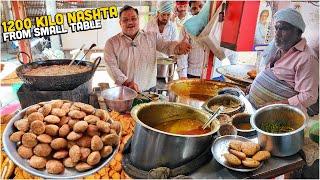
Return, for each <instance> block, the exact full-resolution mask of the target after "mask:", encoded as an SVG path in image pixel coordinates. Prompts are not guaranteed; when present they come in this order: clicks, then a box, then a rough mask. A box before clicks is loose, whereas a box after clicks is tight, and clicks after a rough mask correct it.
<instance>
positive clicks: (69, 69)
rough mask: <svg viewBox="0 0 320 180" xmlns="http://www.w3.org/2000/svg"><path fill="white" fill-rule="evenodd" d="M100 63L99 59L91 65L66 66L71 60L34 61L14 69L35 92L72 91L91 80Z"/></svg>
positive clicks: (75, 62) (82, 62)
mask: <svg viewBox="0 0 320 180" xmlns="http://www.w3.org/2000/svg"><path fill="white" fill-rule="evenodd" d="M21 53H24V52H21ZM24 54H26V53H24ZM26 55H27V56H28V57H30V56H29V55H28V54H26ZM29 61H30V58H29ZM100 61H101V57H98V58H97V59H96V60H95V61H94V62H93V63H92V62H89V61H79V60H75V61H74V63H73V64H72V65H71V66H68V65H69V63H70V62H71V59H55V60H45V61H35V62H29V63H27V64H23V62H21V61H20V62H21V63H22V65H21V66H19V67H18V68H17V69H16V73H17V76H18V77H19V78H20V79H21V80H22V81H23V82H24V83H26V84H27V85H29V86H31V87H32V88H34V89H37V90H46V91H50V90H72V89H74V88H76V87H78V86H79V85H81V84H83V83H85V82H87V81H88V80H90V79H91V78H92V76H93V74H94V72H95V71H96V69H97V67H98V66H99V64H100ZM78 63H79V64H78ZM75 64H78V65H75Z"/></svg>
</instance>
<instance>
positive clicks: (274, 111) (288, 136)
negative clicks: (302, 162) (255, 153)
mask: <svg viewBox="0 0 320 180" xmlns="http://www.w3.org/2000/svg"><path fill="white" fill-rule="evenodd" d="M279 120H281V121H287V122H288V124H289V125H290V127H292V128H293V129H295V130H294V131H291V132H287V133H280V134H279V133H269V132H265V131H263V130H261V125H262V123H263V122H276V121H279ZM250 123H251V125H252V127H253V128H254V129H255V130H256V131H257V135H258V142H259V144H260V145H261V146H262V148H264V149H266V150H268V151H270V152H271V154H272V155H274V156H279V157H285V156H291V155H293V154H296V153H297V152H298V151H299V150H300V149H301V148H302V146H303V143H304V141H303V140H304V128H305V126H306V116H305V115H304V113H303V112H302V111H301V110H300V109H298V108H296V107H293V106H290V105H284V104H273V105H269V106H265V107H263V108H261V109H259V110H258V111H256V113H255V114H254V115H252V116H251V118H250Z"/></svg>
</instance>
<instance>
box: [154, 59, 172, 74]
mask: <svg viewBox="0 0 320 180" xmlns="http://www.w3.org/2000/svg"><path fill="white" fill-rule="evenodd" d="M173 74H174V62H173V59H171V58H158V59H157V77H160V78H168V77H172V76H173Z"/></svg>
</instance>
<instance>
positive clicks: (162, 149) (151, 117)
mask: <svg viewBox="0 0 320 180" xmlns="http://www.w3.org/2000/svg"><path fill="white" fill-rule="evenodd" d="M131 116H132V117H133V119H134V120H135V121H136V125H135V130H134V134H133V137H132V142H131V153H130V161H131V162H132V164H133V165H134V166H135V167H137V168H139V169H143V170H150V169H153V168H156V167H161V166H165V167H169V168H175V167H178V166H180V165H182V164H184V163H186V162H188V161H190V160H192V159H194V158H195V157H197V156H199V155H200V154H201V153H202V152H203V151H205V149H207V148H208V147H209V146H211V144H212V141H213V134H214V133H215V132H217V130H218V129H219V127H220V125H219V122H218V121H216V120H215V121H213V123H212V124H211V132H209V133H206V134H201V135H179V134H172V133H168V132H164V131H160V130H158V129H155V128H153V127H154V126H155V125H158V124H159V123H162V122H166V121H170V120H176V119H182V118H188V119H189V118H192V119H197V120H201V121H203V122H206V121H207V120H208V119H209V116H210V115H209V114H208V113H207V112H204V111H201V110H199V109H196V108H193V107H190V106H187V105H184V104H180V103H170V102H156V103H148V104H140V105H137V106H135V107H134V108H133V109H132V110H131Z"/></svg>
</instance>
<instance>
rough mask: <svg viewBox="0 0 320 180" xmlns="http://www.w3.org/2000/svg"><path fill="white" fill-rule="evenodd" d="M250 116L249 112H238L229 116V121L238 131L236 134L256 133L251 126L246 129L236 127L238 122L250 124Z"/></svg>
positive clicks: (247, 134)
mask: <svg viewBox="0 0 320 180" xmlns="http://www.w3.org/2000/svg"><path fill="white" fill-rule="evenodd" d="M250 117H251V114H248V113H238V114H235V115H233V116H232V117H231V123H232V125H233V126H234V127H236V129H237V131H238V135H240V136H253V135H256V134H257V132H256V130H254V129H253V128H252V126H251V129H248V130H245V129H240V128H238V125H239V124H240V123H249V124H251V123H250Z"/></svg>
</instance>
